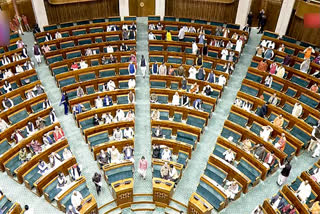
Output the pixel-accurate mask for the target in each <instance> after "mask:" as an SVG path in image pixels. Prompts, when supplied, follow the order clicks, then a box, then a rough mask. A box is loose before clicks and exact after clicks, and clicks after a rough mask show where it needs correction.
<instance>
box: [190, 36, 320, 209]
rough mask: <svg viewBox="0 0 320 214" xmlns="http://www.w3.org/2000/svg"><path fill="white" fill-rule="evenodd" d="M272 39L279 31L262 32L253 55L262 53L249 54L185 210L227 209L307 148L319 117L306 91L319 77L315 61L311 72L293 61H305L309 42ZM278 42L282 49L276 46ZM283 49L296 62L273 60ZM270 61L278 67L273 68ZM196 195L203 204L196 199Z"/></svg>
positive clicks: (312, 96)
mask: <svg viewBox="0 0 320 214" xmlns="http://www.w3.org/2000/svg"><path fill="white" fill-rule="evenodd" d="M276 38H278V36H277V35H276V34H275V33H272V32H268V31H265V32H264V35H263V36H262V38H261V44H260V46H258V47H257V55H258V54H259V53H260V52H259V51H261V50H260V49H263V55H262V56H254V57H253V58H252V62H251V67H249V68H248V71H247V74H246V76H245V79H244V80H243V81H242V85H241V88H240V91H239V92H238V94H237V97H236V100H235V101H234V105H233V106H232V108H231V110H230V112H229V115H228V118H227V120H226V121H225V123H224V127H223V130H222V132H221V136H220V137H218V139H217V142H216V144H215V148H214V151H213V153H212V154H211V156H210V158H209V160H208V164H207V168H206V169H205V171H204V174H203V175H202V177H201V179H200V182H199V185H198V188H197V190H196V192H195V193H194V194H193V195H192V196H191V197H190V200H189V211H190V210H191V211H192V210H195V211H201V212H205V211H206V210H210V209H212V208H215V209H216V210H221V209H223V208H225V207H226V206H227V205H228V203H230V202H231V200H235V199H237V198H238V197H239V196H240V194H241V193H244V194H245V193H247V192H248V190H250V189H249V188H251V187H254V186H256V185H257V184H258V183H259V181H260V180H265V179H266V178H267V177H268V176H269V175H271V174H273V173H274V172H276V171H277V169H278V166H279V163H280V164H283V163H284V161H285V160H291V159H292V158H293V157H294V156H298V155H299V154H301V153H302V152H303V150H304V149H306V148H307V147H308V143H309V142H310V139H311V133H312V130H313V126H315V125H317V124H318V121H319V119H320V114H319V110H318V105H319V101H318V100H319V99H317V97H318V96H319V95H318V90H316V92H312V90H310V87H311V86H313V85H314V84H316V85H317V84H318V81H319V80H318V79H317V78H315V77H313V76H311V75H310V74H312V73H313V72H315V71H316V70H317V69H318V68H319V65H318V64H316V63H311V65H310V69H309V70H310V74H306V73H303V72H301V71H299V70H297V69H295V68H296V67H297V66H294V65H295V64H296V63H299V62H302V61H303V58H304V53H303V51H304V50H305V46H307V47H309V45H306V44H305V46H299V45H296V44H293V43H291V42H287V40H288V38H287V37H284V38H283V39H281V40H280V39H276ZM282 44H284V46H282ZM280 47H281V48H283V50H282V51H279V48H280ZM287 49H292V52H290V54H294V53H295V54H297V56H292V58H293V59H292V60H294V61H295V63H292V64H290V65H289V64H288V65H285V63H284V62H283V60H282V61H281V62H280V61H277V59H278V58H280V55H281V56H285V55H287V54H286V53H284V51H287ZM271 50H272V53H273V56H272V58H270V59H266V57H268V56H269V55H271V54H270V53H268V51H269V52H270V51H271ZM277 50H278V51H277ZM302 53H303V54H302ZM317 55H319V53H318V52H316V53H315V54H314V55H313V54H312V57H313V58H316V56H317ZM262 57H264V58H262ZM301 58H302V59H301ZM273 60H274V62H275V63H274V62H273ZM273 63H274V64H275V65H276V66H277V68H276V69H275V71H273V72H274V73H272V68H273V67H272V66H273V65H274V64H273ZM291 66H293V67H291ZM282 68H283V69H284V70H283V74H282V72H281V71H282V70H281V69H282ZM268 78H269V80H268ZM270 79H271V81H270ZM302 83H304V86H303V84H302ZM297 106H298V107H299V106H301V110H300V111H298V110H296V109H298V107H297ZM315 108H316V110H315ZM270 157H272V158H270ZM269 160H270V161H269ZM299 179H300V180H301V178H299ZM205 180H209V181H210V182H211V188H213V189H214V191H212V190H208V189H209V188H208V187H207V188H205V186H206V185H205V184H204V181H205ZM296 182H298V180H297V181H296ZM296 182H294V183H296ZM300 183H301V182H300ZM297 185H298V184H295V186H294V187H291V186H289V188H288V187H287V186H285V187H284V188H283V191H285V193H283V192H280V194H282V195H284V196H285V197H286V194H287V192H290V189H291V191H292V190H294V191H295V190H296V189H297V187H296V186H297ZM315 190H318V189H317V188H315ZM288 194H290V193H288ZM317 195H318V194H315V195H313V197H315V198H316V197H317ZM288 197H289V196H288ZM199 200H200V201H202V202H203V203H199ZM291 200H293V199H291ZM288 201H289V202H290V200H288ZM199 204H200V206H199ZM208 204H211V205H212V207H210V206H209V205H208ZM197 205H198V206H197ZM294 206H296V204H294ZM260 207H261V206H260ZM298 207H299V208H298ZM263 208H265V204H264V205H263ZM296 208H297V209H298V210H299V212H300V209H302V208H301V206H297V207H296ZM271 209H272V208H271ZM263 212H264V213H275V211H272V212H271V211H270V207H269V208H265V210H264V211H263ZM302 213H307V212H302Z"/></svg>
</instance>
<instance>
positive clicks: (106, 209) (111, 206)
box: [99, 202, 121, 214]
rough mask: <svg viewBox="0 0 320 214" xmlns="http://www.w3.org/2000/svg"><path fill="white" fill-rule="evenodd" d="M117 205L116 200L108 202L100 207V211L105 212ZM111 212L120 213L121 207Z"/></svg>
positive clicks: (112, 213)
mask: <svg viewBox="0 0 320 214" xmlns="http://www.w3.org/2000/svg"><path fill="white" fill-rule="evenodd" d="M115 207H117V204H116V203H115V202H113V203H111V204H108V205H107V206H105V207H103V208H101V209H99V213H105V212H107V211H109V210H111V209H113V208H115ZM110 213H111V214H118V213H121V209H119V208H118V209H115V210H114V211H112V212H110Z"/></svg>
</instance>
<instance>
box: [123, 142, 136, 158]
mask: <svg viewBox="0 0 320 214" xmlns="http://www.w3.org/2000/svg"><path fill="white" fill-rule="evenodd" d="M133 151H134V150H133V148H132V146H129V145H126V146H125V147H124V148H123V151H122V152H123V154H124V159H125V160H133Z"/></svg>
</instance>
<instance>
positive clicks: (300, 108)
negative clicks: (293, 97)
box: [292, 103, 303, 117]
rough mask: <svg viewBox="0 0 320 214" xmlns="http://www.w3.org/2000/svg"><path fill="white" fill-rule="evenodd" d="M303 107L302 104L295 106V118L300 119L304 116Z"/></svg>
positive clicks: (293, 110)
mask: <svg viewBox="0 0 320 214" xmlns="http://www.w3.org/2000/svg"><path fill="white" fill-rule="evenodd" d="M302 110H303V108H302V106H301V105H300V103H296V104H294V107H293V109H292V115H293V116H294V117H299V116H300V115H301V114H302Z"/></svg>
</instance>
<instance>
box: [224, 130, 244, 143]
mask: <svg viewBox="0 0 320 214" xmlns="http://www.w3.org/2000/svg"><path fill="white" fill-rule="evenodd" d="M221 136H222V137H224V138H225V139H228V138H229V137H230V136H231V137H233V142H239V140H240V139H241V135H240V134H238V133H237V132H235V131H233V130H230V129H227V128H223V129H222V131H221Z"/></svg>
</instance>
